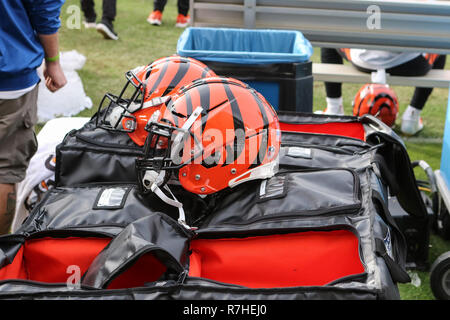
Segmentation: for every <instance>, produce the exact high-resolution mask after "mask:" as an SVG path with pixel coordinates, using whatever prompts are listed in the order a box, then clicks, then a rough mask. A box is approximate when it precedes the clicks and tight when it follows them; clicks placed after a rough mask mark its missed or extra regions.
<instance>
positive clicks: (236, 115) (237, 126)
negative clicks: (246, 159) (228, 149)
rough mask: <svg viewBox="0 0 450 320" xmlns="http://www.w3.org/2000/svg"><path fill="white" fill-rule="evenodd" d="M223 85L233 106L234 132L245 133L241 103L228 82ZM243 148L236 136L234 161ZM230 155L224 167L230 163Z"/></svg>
mask: <svg viewBox="0 0 450 320" xmlns="http://www.w3.org/2000/svg"><path fill="white" fill-rule="evenodd" d="M223 86H224V88H225V92H226V95H227V97H228V101H229V102H230V107H231V114H232V116H233V124H234V132H236V131H241V132H243V133H244V134H245V126H244V121H243V119H242V114H241V110H240V108H239V105H238V104H237V101H236V98H235V97H234V94H233V92H232V91H231V88H230V86H229V84H228V83H226V82H225V81H224V83H223ZM242 150H243V148H239V146H238V144H237V137H236V135H235V136H234V148H233V161H232V162H235V161H236V160H237V158H239V156H240V155H241V152H242ZM228 160H229V159H228V157H227V160H226V161H225V163H224V164H223V165H222V166H223V167H225V166H227V165H228V164H229V163H228Z"/></svg>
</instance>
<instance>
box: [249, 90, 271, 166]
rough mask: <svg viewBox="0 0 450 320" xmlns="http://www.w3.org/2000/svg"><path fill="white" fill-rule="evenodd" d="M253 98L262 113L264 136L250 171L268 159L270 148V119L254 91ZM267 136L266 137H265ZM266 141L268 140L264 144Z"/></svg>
mask: <svg viewBox="0 0 450 320" xmlns="http://www.w3.org/2000/svg"><path fill="white" fill-rule="evenodd" d="M252 94H253V98H254V99H255V101H256V104H257V105H258V107H259V111H261V116H262V119H263V132H262V134H263V136H262V137H261V139H262V140H261V144H260V145H259V150H258V152H257V154H256V158H255V160H254V161H253V163H252V165H251V166H250V167H249V169H252V168H254V167H257V166H259V165H260V164H261V163H262V161H263V160H264V158H265V157H266V153H267V149H268V147H269V132H268V129H269V119H268V118H267V114H266V111H265V110H264V106H263V104H262V101H261V100H260V99H259V97H258V96H257V95H256V93H255V92H254V91H253V90H252ZM264 134H265V136H264ZM264 139H265V140H266V141H265V143H264Z"/></svg>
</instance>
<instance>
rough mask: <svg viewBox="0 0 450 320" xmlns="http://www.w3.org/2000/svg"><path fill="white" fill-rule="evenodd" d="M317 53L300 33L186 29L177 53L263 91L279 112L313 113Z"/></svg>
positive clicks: (291, 31) (180, 39)
mask: <svg viewBox="0 0 450 320" xmlns="http://www.w3.org/2000/svg"><path fill="white" fill-rule="evenodd" d="M312 52H313V49H312V46H311V44H310V42H309V41H308V40H307V39H306V38H305V37H304V36H303V34H302V33H301V32H300V31H293V30H267V29H265V30H253V29H232V28H197V27H191V28H187V29H186V30H185V31H184V32H183V33H182V34H181V36H180V38H179V39H178V44H177V53H178V54H179V55H181V56H185V57H191V58H194V59H197V60H199V61H202V62H203V63H205V64H206V65H207V66H208V67H209V68H211V69H212V70H214V72H215V73H216V74H218V75H220V76H227V77H233V78H236V79H238V80H241V81H243V82H246V83H247V84H248V85H249V86H251V87H253V88H254V89H256V90H257V91H259V92H260V93H261V94H262V95H263V96H264V97H265V98H266V99H267V100H268V101H269V102H270V103H271V104H272V106H273V107H274V109H275V110H282V111H297V112H312V101H313V77H312V62H311V61H310V57H311V55H312Z"/></svg>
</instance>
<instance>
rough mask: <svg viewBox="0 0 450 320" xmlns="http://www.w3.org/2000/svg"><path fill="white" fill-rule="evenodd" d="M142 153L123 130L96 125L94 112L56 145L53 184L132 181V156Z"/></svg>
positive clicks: (133, 179)
mask: <svg viewBox="0 0 450 320" xmlns="http://www.w3.org/2000/svg"><path fill="white" fill-rule="evenodd" d="M142 154H143V150H142V148H141V147H139V146H138V145H136V144H135V143H134V142H133V141H132V140H131V139H130V137H129V136H128V134H126V133H125V132H119V131H111V130H106V129H104V128H101V127H97V126H96V115H94V116H93V117H92V118H91V119H90V120H89V121H88V122H87V123H86V124H85V125H84V126H83V127H82V128H80V129H76V130H72V131H70V132H69V133H68V134H67V135H66V136H65V138H64V140H63V141H62V142H61V143H60V144H59V145H58V146H57V147H56V166H55V184H56V185H57V186H61V187H66V186H73V185H77V184H84V183H91V182H92V183H100V182H106V183H108V182H117V183H135V182H136V171H135V159H136V158H137V157H139V156H142Z"/></svg>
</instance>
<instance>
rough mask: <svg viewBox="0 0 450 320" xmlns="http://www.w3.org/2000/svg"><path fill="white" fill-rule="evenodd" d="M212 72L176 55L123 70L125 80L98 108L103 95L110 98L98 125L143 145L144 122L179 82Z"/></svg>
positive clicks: (145, 134) (191, 59)
mask: <svg viewBox="0 0 450 320" xmlns="http://www.w3.org/2000/svg"><path fill="white" fill-rule="evenodd" d="M213 76H216V74H215V73H214V72H213V71H212V70H211V69H209V68H208V67H207V66H206V65H205V64H203V63H202V62H200V61H198V60H195V59H193V58H189V57H181V56H177V55H173V56H169V57H164V58H160V59H158V60H155V61H154V62H153V63H151V64H149V65H147V66H141V67H137V68H135V69H133V70H130V71H128V72H127V73H126V74H125V77H126V78H127V83H126V84H125V86H124V88H123V89H122V91H121V93H120V94H119V96H114V95H112V94H106V95H105V97H104V98H103V100H102V103H101V104H100V108H99V110H101V109H102V105H103V102H104V100H105V99H108V100H110V103H109V105H108V107H107V108H106V111H105V112H104V113H103V114H102V117H101V118H100V124H98V125H99V126H101V127H104V128H106V129H110V130H117V131H125V132H127V133H128V135H129V136H130V138H131V139H132V140H133V141H134V142H135V143H136V144H137V145H139V146H143V145H144V142H145V138H146V136H147V134H148V132H147V131H145V125H146V124H147V122H148V120H149V119H150V117H151V115H152V114H153V113H154V112H155V111H156V110H159V108H160V107H161V106H162V105H163V104H164V103H166V102H167V101H168V100H169V99H170V96H171V95H172V94H173V93H175V92H176V91H177V90H178V89H180V88H181V87H182V86H185V85H187V84H189V83H190V82H192V81H194V80H196V79H200V78H204V77H213ZM130 89H131V90H130Z"/></svg>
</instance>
